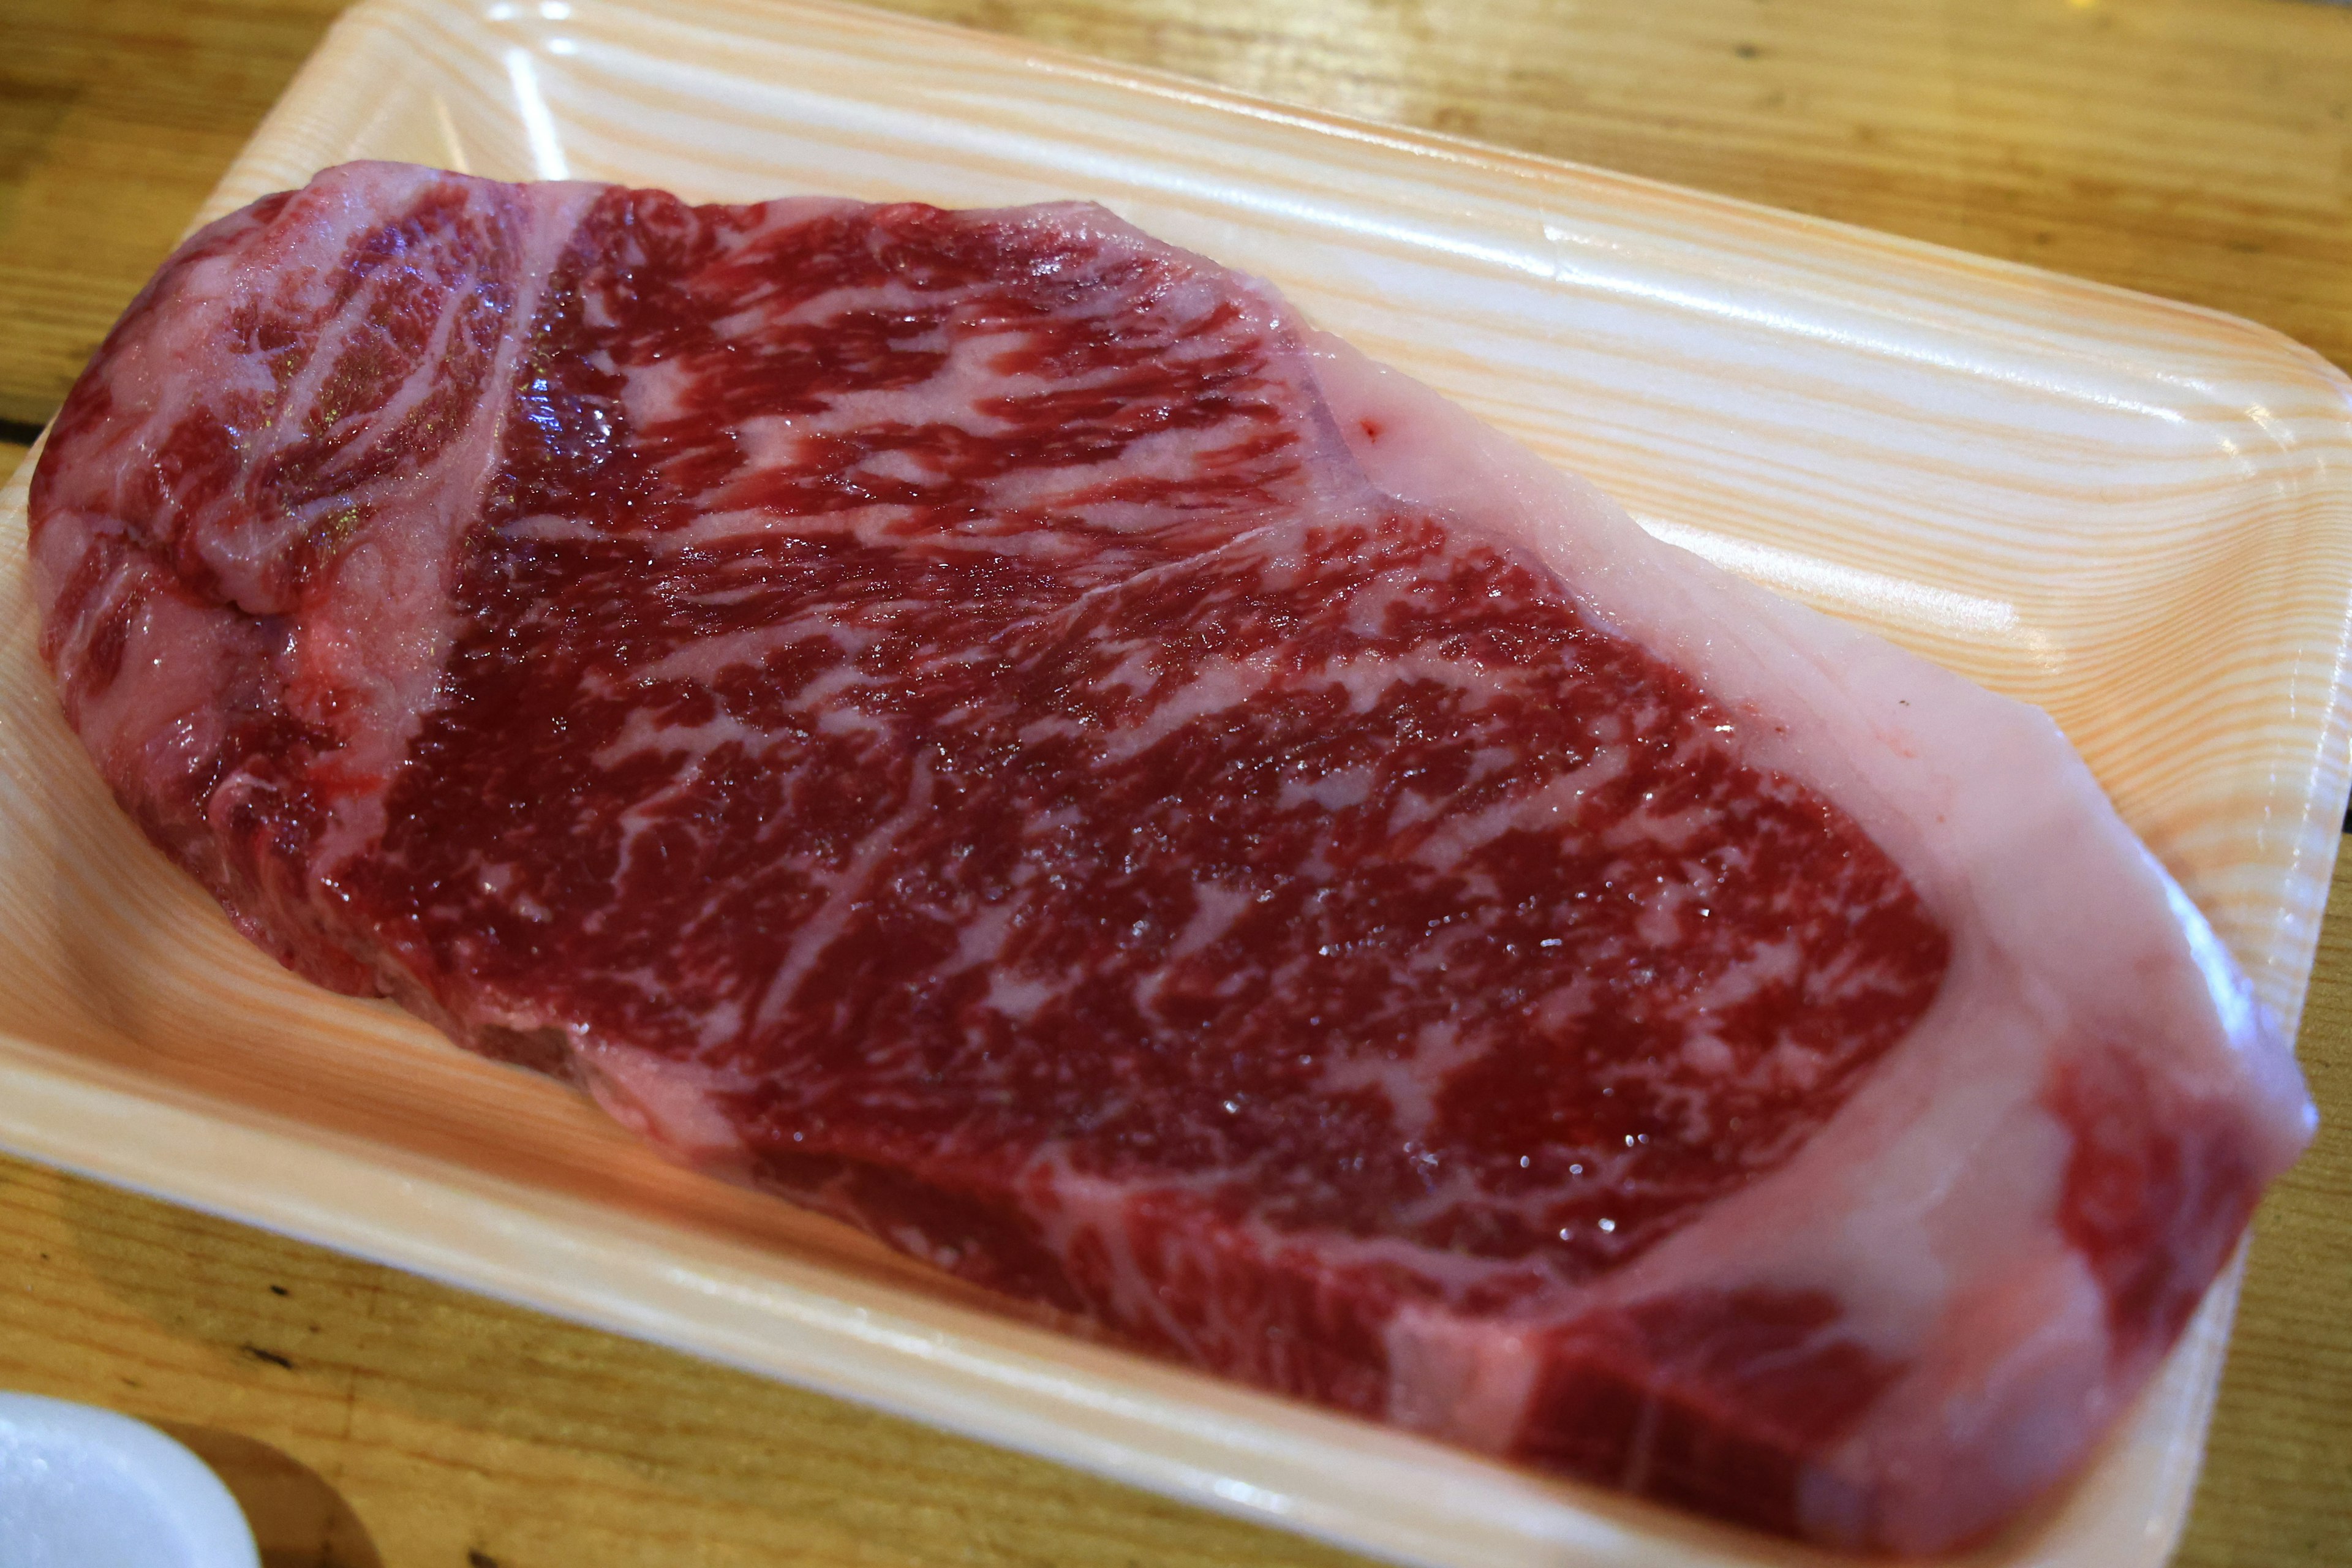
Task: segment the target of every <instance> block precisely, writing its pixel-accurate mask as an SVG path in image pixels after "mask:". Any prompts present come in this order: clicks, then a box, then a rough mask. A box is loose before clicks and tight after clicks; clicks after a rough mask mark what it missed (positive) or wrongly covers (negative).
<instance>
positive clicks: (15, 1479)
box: [0, 1394, 261, 1568]
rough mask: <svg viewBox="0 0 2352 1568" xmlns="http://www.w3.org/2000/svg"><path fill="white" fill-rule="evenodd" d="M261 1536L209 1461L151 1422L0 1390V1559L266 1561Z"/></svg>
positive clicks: (173, 1563) (136, 1567)
mask: <svg viewBox="0 0 2352 1568" xmlns="http://www.w3.org/2000/svg"><path fill="white" fill-rule="evenodd" d="M260 1561H261V1559H260V1556H259V1554H258V1553H257V1552H255V1550H254V1545H253V1532H252V1531H250V1530H248V1529H247V1528H246V1522H245V1515H244V1514H243V1513H242V1512H240V1511H238V1509H237V1506H236V1499H235V1498H232V1497H231V1496H229V1493H228V1489H227V1488H226V1487H225V1486H223V1485H221V1483H220V1479H219V1478H218V1477H217V1476H215V1475H214V1474H213V1473H212V1471H211V1470H209V1469H207V1468H205V1464H204V1461H203V1460H201V1459H199V1458H196V1457H195V1456H194V1454H191V1453H190V1452H188V1450H187V1449H185V1448H184V1447H181V1446H180V1445H179V1444H177V1443H174V1442H173V1441H172V1439H171V1438H169V1437H166V1436H163V1434H162V1433H161V1432H158V1431H156V1430H155V1428H153V1427H152V1426H148V1425H147V1424H146V1423H145V1422H143V1421H133V1420H132V1419H131V1417H130V1416H128V1415H115V1414H114V1413H113V1412H112V1411H110V1410H99V1409H95V1408H93V1407H91V1406H89V1405H74V1404H69V1403H68V1402H67V1401H65V1400H62V1399H44V1398H41V1397H40V1396H39V1395H37V1394H0V1563H5V1564H6V1565H7V1568H259V1564H260Z"/></svg>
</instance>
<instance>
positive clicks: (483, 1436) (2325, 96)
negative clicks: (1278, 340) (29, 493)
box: [0, 0, 2352, 1568]
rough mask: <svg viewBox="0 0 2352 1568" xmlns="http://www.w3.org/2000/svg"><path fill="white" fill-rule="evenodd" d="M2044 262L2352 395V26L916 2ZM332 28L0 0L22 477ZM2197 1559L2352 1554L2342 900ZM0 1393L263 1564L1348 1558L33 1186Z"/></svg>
mask: <svg viewBox="0 0 2352 1568" xmlns="http://www.w3.org/2000/svg"><path fill="white" fill-rule="evenodd" d="M897 3H898V8H900V9H904V10H908V11H919V12H921V13H923V14H925V15H929V16H934V17H938V18H940V19H944V20H949V21H955V22H961V23H964V24H967V25H970V26H979V27H986V28H992V29H995V30H998V31H1003V32H1008V33H1014V34H1018V35H1020V36H1022V37H1027V38H1029V39H1032V40H1034V41H1036V42H1039V43H1043V44H1051V45H1055V46H1059V47H1067V48H1071V49H1076V50H1080V51H1084V52H1087V53H1091V54H1095V55H1098V56H1104V57H1108V58H1116V59H1119V60H1123V61H1129V62H1134V63H1139V64H1148V65H1153V66H1159V67H1162V68H1169V69H1172V70H1177V71H1183V72H1188V73H1191V74H1193V75H1196V76H1200V77H1204V78H1208V79H1213V80H1216V81H1219V82H1222V83H1224V84H1226V85H1229V86H1232V87H1236V88H1241V89H1247V90H1251V91H1255V92H1260V93H1265V94H1267V95H1270V96H1273V97H1277V98H1284V99H1289V100H1297V101H1302V102H1307V103H1311V104H1314V105H1317V106H1319V107H1323V108H1327V109H1333V110H1342V111H1345V112H1349V113H1353V114H1358V115H1362V116H1366V117H1368V118H1371V119H1376V120H1385V121H1396V122H1400V123H1405V124H1412V125H1417V126H1425V127H1431V128H1434V129H1438V130H1442V131H1448V132H1457V133H1461V134H1465V135H1469V136H1475V137H1479V138H1483V139H1486V140H1488V141H1492V142H1500V143H1504V144H1507V145H1509V146H1513V147H1517V148H1522V149H1526V150H1529V151H1533V152H1538V153H1549V154H1554V155H1557V156H1560V157H1566V158H1572V159H1577V160H1580V161H1582V162H1586V163H1598V164H1602V165H1605V166H1608V167H1611V168H1615V169H1622V170H1627V171H1631V172H1633V173H1637V174H1648V175H1653V176H1655V177H1658V178H1661V179H1666V180H1673V181H1677V182H1680V183H1683V184H1691V185H1697V186H1702V187H1706V188H1707V189H1711V190H1717V191H1723V192H1727V193H1730V194H1733V195H1740V196H1745V197H1748V198H1751V199H1754V200H1757V201H1762V202H1769V203H1772V204H1775V205H1781V206H1788V207H1794V208H1798V209H1801V210H1802V211H1806V212H1811V213H1818V214H1822V215H1826V216H1832V217H1838V218H1843V219H1846V220H1848V221H1851V222H1854V223H1858V224H1864V225H1869V226H1874V227H1878V228H1884V229H1891V230H1894V231H1896V232H1898V233H1902V234H1906V235H1912V236H1916V237H1920V238H1925V239H1930V240H1936V241H1940V242H1942V243H1945V244H1948V245H1954V246H1958V247H1964V248H1967V249H1970V250H1976V251H1980V252H1984V253H1987V254H1990V255H1996V256H2002V257H2009V258H2017V259H2021V260H2026V261H2031V262H2033V263H2036V264H2039V265H2042V266H2044V267H2050V268H2057V269H2059V270H2061V271H2066V272H2073V273H2077V274H2080V275H2082V276H2084V277H2089V278H2097V279H2105V280H2107V281H2110V282H2115V283H2119V284H2123V285H2126V286H2127V287H2131V288H2135V289H2147V290H2149V291H2151V292H2154V293H2158V294H2167V295H2170V296H2172V297H2174V298H2177V299H2182V300H2194V301H2197V302H2199V303H2200V304H2207V305H2211V306H2215V307H2217V308H2219V309H2221V310H2230V311H2234V312H2236V313H2238V314H2241V315H2245V316H2250V317H2252V318H2253V319H2254V320H2256V321H2263V322H2266V323H2268V324H2269V325H2272V326H2273V327H2276V328H2279V329H2280V330H2282V331H2285V332H2288V333H2290V334H2291V335H2293V336H2294V337H2297V338H2300V339H2301V340H2302V341H2304V342H2306V343H2309V344H2311V345H2312V346H2313V347H2315V348H2316V349H2318V350H2319V351H2320V352H2321V353H2324V354H2326V355H2327V356H2329V357H2330V358H2331V359H2333V360H2334V361H2335V362H2336V363H2338V364H2340V365H2346V366H2352V10H2345V9H2336V8H2332V7H2328V6H2323V5H2310V4H2303V3H2299V0H1977V3H1969V0H1926V3H1922V0H1645V3H1644V4H1642V5H1589V4H1580V3H1578V0H1486V3H1485V4H1475V5H1449V4H1446V3H1445V0H1025V3H1024V0H897ZM335 9H336V7H335V5H333V4H331V0H194V3H191V4H184V5H182V4H173V3H171V0H0V327H4V328H5V330H0V474H5V471H6V470H7V469H8V468H13V467H14V465H15V463H16V459H17V458H20V457H21V456H22V448H23V446H24V444H25V443H26V442H28V441H29V440H30V439H31V438H32V437H33V436H34V434H35V433H36V431H37V427H38V426H39V424H40V423H41V422H42V421H45V420H46V419H47V417H48V416H49V415H50V414H51V413H52V412H53V411H54V410H55V409H56V407H57V405H58V402H59V400H60V399H61V398H62V396H63V395H64V393H65V391H66V388H67V386H68V384H70V382H71V380H72V378H73V376H74V375H75V374H76V373H77V372H78V371H79V368H80V366H81V364H82V363H83V361H84V360H85V359H86V358H87V357H88V355H89V353H90V351H91V349H92V348H93V347H94V346H95V345H96V343H97V342H98V340H99V338H100V335H101V334H102V333H103V332H104V331H105V329H106V327H107V325H108V324H109V322H110V321H112V319H113V317H114V315H115V313H116V312H117V311H118V310H121V307H122V305H123V303H124V302H125V301H126V300H128V299H129V297H130V296H131V292H132V291H133V290H134V289H136V288H137V287H138V286H139V284H140V283H141V282H142V281H143V280H144V279H145V278H146V277H147V275H148V273H149V271H150V270H151V269H152V268H153V267H154V265H155V263H156V262H157V261H158V260H160V259H161V258H163V254H164V253H165V251H166V250H168V249H169V248H170V247H171V244H172V242H173V238H174V237H176V236H177V234H178V233H179V231H180V230H181V228H182V227H183V226H184V225H185V223H186V222H187V220H188V218H189V216H190V215H191V214H192V213H193V212H194V209H195V207H196V205H197V203H198V202H199V201H200V200H202V198H203V197H204V195H205V193H206V191H207V190H208V189H209V188H210V186H211V185H212V184H213V182H214V180H215V178H216V177H217V176H218V174H220V172H221V170H222V169H223V168H224V167H225V166H226V164H227V163H228V161H229V159H230V158H231V156H232V155H233V154H234V153H236V150H237V148H238V146H239V145H240V144H241V143H242V142H244V140H245V139H246V137H247V134H249V132H251V130H252V128H253V126H254V124H255V123H256V122H257V121H258V119H259V118H260V116H261V114H262V111H263V110H265V109H266V108H267V107H268V104H269V102H270V101H271V100H272V99H273V98H274V97H275V96H276V94H277V93H278V89H280V88H281V87H282V86H283V84H284V83H285V81H286V80H287V79H288V78H289V76H290V75H291V74H292V72H293V69H294V68H295V67H296V66H297V65H298V64H299V61H300V60H301V58H302V57H303V55H304V54H305V53H306V52H307V51H308V49H309V48H310V45H311V44H312V43H313V42H314V41H315V40H316V38H317V37H318V36H319V34H320V31H321V30H322V29H323V28H324V27H325V26H326V24H327V22H328V21H329V20H330V19H331V16H332V14H333V12H334V10H335ZM2301 1048H2302V1055H2303V1060H2304V1064H2305V1070H2306V1071H2307V1072H2308V1073H2309V1075H2310V1077H2311V1079H2312V1082H2313V1089H2314V1090H2315V1094H2316V1095H2317V1097H2318V1100H2319V1102H2320V1105H2321V1108H2322V1113H2323V1116H2330V1117H2332V1119H2331V1120H2329V1121H2327V1123H2326V1126H2325V1128H2324V1129H2323V1131H2322V1133H2321V1136H2320V1142H2319V1144H2318V1146H2317V1147H2316V1148H2315V1149H2314V1150H2313V1151H2312V1152H2311V1153H2310V1154H2309V1155H2308V1156H2307V1157H2306V1158H2305V1160H2304V1162H2303V1163H2302V1164H2301V1165H2299V1166H2298V1167H2297V1168H2296V1169H2295V1170H2294V1172H2293V1173H2290V1174H2289V1175H2288V1176H2287V1177H2286V1178H2285V1179H2284V1181H2283V1182H2282V1183H2281V1184H2279V1186H2278V1187H2277V1189H2276V1190H2275V1191H2274V1192H2273V1194H2272V1195H2271V1196H2270V1198H2269V1200H2268V1201H2267V1202H2266V1203H2265V1204H2264V1205H2263V1210H2262V1213H2261V1215H2260V1216H2259V1218H2258V1219H2257V1221H2256V1241H2255V1245H2254V1248H2253V1255H2252V1271H2251V1273H2250V1276H2249V1278H2248V1280H2247V1285H2246V1291H2245V1297H2244V1305H2243V1307H2242V1310H2241V1313H2240V1318H2239V1326H2238V1332H2237V1338H2236V1341H2235V1343H2234V1346H2233V1349H2232V1352H2231V1361H2230V1367H2229V1373H2228V1376H2227V1379H2226V1382H2225V1383H2224V1385H2223V1389H2222V1394H2221V1405H2220V1410H2219V1413H2218V1415H2216V1417H2215V1423H2214V1431H2213V1438H2212V1444H2211V1448H2210V1455H2209V1458H2208V1461H2207V1466H2206V1472H2205V1477H2204V1480H2203V1483H2202V1487H2201V1489H2200V1492H2199V1495H2198V1500H2197V1504H2196V1510H2195V1512H2194V1515H2193V1516H2192V1519H2191V1521H2190V1524H2189V1534H2188V1538H2187V1541H2186V1542H2185V1544H2184V1545H2183V1547H2182V1550H2181V1552H2180V1556H2179V1561H2180V1562H2181V1563H2195V1564H2213V1565H2218V1564H2248V1565H2263V1568H2273V1565H2277V1568H2293V1565H2300V1564H2319V1563H2347V1562H2352V1308H2347V1301H2352V1232H2347V1226H2346V1225H2345V1223H2344V1215H2345V1212H2346V1208H2347V1200H2352V875H2347V871H2346V870H2341V869H2340V870H2339V872H2338V875H2337V878H2336V885H2335V897H2334V899H2333V901H2332V903H2331V905H2330V910H2329V923H2328V926H2327V929H2326V934H2325V936H2324V937H2323V941H2322V946H2321V953H2320V960H2319V966H2318V971H2317V973H2316V975H2315V979H2314V982H2313V987H2312V994H2311V1002H2310V1006H2309V1010H2308V1012H2307V1015H2306V1016H2305V1024H2304V1030H2303V1038H2302V1044H2301ZM0 1387H5V1388H16V1389H24V1390H30V1391H33V1392H37V1393H46V1394H58V1395H61V1396H64V1397H68V1398H74V1399H81V1400H87V1401H92V1402H95V1403H99V1404H102V1405H112V1406H114V1407H117V1408H119V1409H122V1410H125V1411H128V1412H130V1413H131V1414H133V1415H141V1416H143V1417H146V1418H148V1419H151V1420H154V1421H157V1422H159V1423H161V1424H163V1426H165V1427H166V1429H168V1430H171V1431H173V1432H174V1433H176V1434H177V1435H179V1436H181V1437H182V1438H183V1439H184V1441H186V1442H188V1443H189V1444H190V1445H191V1446H192V1447H194V1448H195V1449H196V1450H197V1451H198V1452H199V1453H200V1454H202V1455H203V1456H204V1457H205V1458H206V1459H207V1460H209V1461H210V1462H212V1463H213V1465H214V1466H215V1468H217V1469H219V1470H220V1471H221V1472H222V1473H223V1475H224V1476H225V1477H226V1478H227V1479H228V1480H229V1481H230V1484H231V1486H232V1488H233V1489H235V1490H236V1492H237V1493H238V1495H239V1497H240V1498H241V1500H243V1501H244V1502H245V1503H246V1505H247V1511H248V1513H249V1514H250V1515H252V1517H253V1518H254V1520H255V1521H256V1524H257V1531H258V1533H259V1534H260V1536H261V1538H262V1543H263V1546H264V1548H265V1558H266V1561H267V1563H268V1568H330V1565H331V1568H367V1565H373V1564H386V1565H390V1568H411V1565H415V1568H490V1565H500V1568H578V1565H583V1564H594V1565H599V1568H602V1565H612V1568H621V1565H625V1564H639V1563H643V1564H664V1565H682V1564H708V1565H712V1568H716V1565H719V1564H728V1565H734V1564H742V1565H747V1568H748V1565H751V1564H782V1563H795V1564H836V1563H838V1564H850V1563H856V1564H860V1565H867V1568H878V1565H884V1564H914V1563H980V1564H1029V1565H1037V1568H1042V1565H1045V1564H1070V1565H1076V1564H1092V1563H1105V1564H1129V1563H1133V1564H1151V1565H1160V1564H1171V1565H1174V1564H1190V1563H1200V1564H1210V1563H1219V1564H1255V1565H1268V1564H1276V1563H1286V1564H1304V1563H1341V1562H1344V1561H1349V1559H1347V1558H1345V1557H1344V1555H1343V1554H1341V1553H1339V1552H1333V1551H1330V1550H1328V1549H1326V1548H1322V1547H1319V1546H1317V1545H1314V1544H1312V1543H1309V1542H1302V1541H1299V1540H1296V1539H1294V1538H1291V1537H1287V1536H1284V1535H1280V1534H1276V1533H1273V1532H1270V1531H1263V1530H1259V1529H1255V1528H1254V1527H1250V1526H1246V1525H1243V1524H1238V1523H1235V1522H1233V1521H1227V1520H1223V1519H1219V1518H1216V1517H1213V1516H1212V1515H1209V1514H1206V1513H1202V1512H1198V1511H1195V1510H1190V1509H1186V1508H1182V1507H1180V1506H1177V1505H1175V1504H1171V1503H1166V1502H1162V1501H1160V1500H1155V1499H1152V1498H1149V1497H1145V1496H1142V1495H1139V1494H1138V1493H1134V1492H1131V1491H1129V1490H1126V1489H1121V1488H1118V1487H1116V1486H1112V1485H1110V1484H1108V1483H1106V1482H1102V1481H1097V1480H1094V1479H1089V1478H1087V1477H1084V1476H1080V1475H1077V1474H1076V1473H1074V1472H1070V1471H1067V1470H1064V1469H1060V1468H1056V1467H1055V1466H1051V1465H1047V1464H1045V1463H1041V1462H1039V1461H1035V1460H1031V1459H1026V1458H1019V1457H1016V1456H1013V1455H1010V1454H1006V1453H1003V1452H1000V1451H997V1450H993V1449H990V1448H986V1447H981V1446H979V1445H976V1444H973V1443H970V1442H966V1441H963V1440H961V1439H958V1438H952V1437H947V1436H940V1435H938V1434H936V1433H932V1432H929V1431H927V1430H924V1429H922V1428H919V1427H917V1426H911V1425H908V1424H907V1423H904V1422H901V1421H898V1420H895V1419H892V1418H889V1417H886V1416H882V1415H874V1414H871V1413H869V1412H866V1411H863V1410H859V1409H856V1408H854V1407H851V1406H848V1405H842V1404H840V1403H837V1402H835V1401H833V1400H829V1399H825V1398H822V1397H819V1396H816V1395H814V1394H804V1393H801V1392H799V1391H797V1390H793V1389H789V1388H784V1387H780V1386H777V1385H775V1384H769V1383H764V1382H761V1381H760V1380H757V1379H754V1378H751V1377H748V1376H745V1375H742V1374H740V1373H732V1372H728V1371H724V1370H721V1369H719V1368H716V1367H712V1366H708V1365H704V1364H701V1363H696V1362H693V1361H689V1360H687V1359H685V1358H683V1357H680V1356H677V1355H675V1354H672V1353H669V1352H663V1351H657V1350H653V1349H649V1348H646V1347H645V1346H642V1345H637V1344H634V1343H631V1342H626V1341H623V1340H619V1339H615V1338H613V1337H611V1336H608V1335H605V1334H602V1333H598V1332H594V1331H589V1330H585V1329H580V1328H575V1327H572V1326H570V1325H568V1324H564V1323H560V1322H555V1321H551V1320H548V1319H544V1318H541V1317H538V1316H535V1315H533V1314H530V1313H527V1312H522V1311H518V1310H513V1309H510V1308H507V1307H503V1306H499V1305H497V1304H495V1303H493V1302H489V1301H487V1300H480V1299H478V1298H475V1297H471V1296H467V1295H465V1294H462V1293H460V1292H457V1291H454V1290H450V1289H444V1288H442V1287H439V1286H435V1285H429V1284H426V1283H425V1282H423V1281H421V1280H418V1279H412V1278H409V1277H407V1276H404V1275H400V1274H396V1273H394V1272H391V1271H389V1270H386V1269H383V1268H375V1267H373V1266H371V1265H367V1264H362V1263H358V1262H354V1261H352V1260H351V1259H348V1258H341V1257H339V1256H337V1255H334V1254H331V1253H328V1252H322V1251H319V1250H317V1249H314V1248H310V1247H302V1246H298V1245H296V1244H293V1243H290V1242H287V1241H283V1240H280V1239H278V1238H276V1237H269V1236H266V1235H262V1234H260V1233H257V1232H254V1231H249V1230H246V1229H243V1228H240V1227H238V1226H232V1225H227V1224H224V1223H222V1222H219V1221H216V1220H213V1219H209V1218H205V1217H204V1216H201V1215H195V1214H193V1213H190V1212H187V1211H185V1210H182V1209H178V1208H174V1207H171V1206H169V1205H163V1204H159V1203H156V1202H153V1201H151V1200H147V1199H143V1198H138V1197H133V1196H131V1195H128V1194H123V1193H121V1192H117V1191H114V1190H112V1189H110V1188H106V1187H102V1186H99V1185H96V1184H91V1183H88V1182H84V1181H80V1180H78V1179H75V1178H72V1177H68V1176H65V1175H62V1174H59V1173H56V1172H53V1171H47V1170H43V1169H38V1168H35V1167H32V1166H28V1165H25V1164H22V1163H15V1162H10V1161H5V1160H0Z"/></svg>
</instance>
